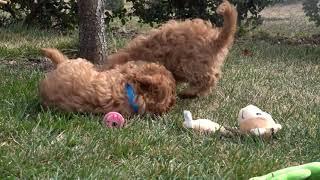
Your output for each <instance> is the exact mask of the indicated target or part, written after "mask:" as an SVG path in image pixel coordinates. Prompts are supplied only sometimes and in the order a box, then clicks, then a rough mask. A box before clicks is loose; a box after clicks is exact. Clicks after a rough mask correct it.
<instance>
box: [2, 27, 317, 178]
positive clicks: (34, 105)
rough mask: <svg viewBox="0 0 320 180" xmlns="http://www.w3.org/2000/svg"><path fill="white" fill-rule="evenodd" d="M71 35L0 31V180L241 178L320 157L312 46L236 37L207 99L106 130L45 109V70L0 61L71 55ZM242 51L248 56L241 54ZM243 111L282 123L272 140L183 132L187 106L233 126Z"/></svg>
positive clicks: (84, 118)
mask: <svg viewBox="0 0 320 180" xmlns="http://www.w3.org/2000/svg"><path fill="white" fill-rule="evenodd" d="M2 32H5V33H2ZM76 34H77V33H76V32H73V33H70V34H68V35H62V34H56V33H53V32H46V31H41V30H24V29H16V30H15V29H14V28H13V29H7V30H6V31H3V29H1V34H0V43H1V46H0V57H1V58H0V79H1V81H0V179H8V178H26V179H30V178H37V179H44V178H45V179H47V178H57V179H66V178H70V179H71V178H72V179H74V178H77V177H79V178H86V179H87V178H90V179H102V178H110V179H111V178H113V179H129V178H130V179H131V178H141V179H150V178H161V179H174V178H183V179H184V178H190V179H191V178H201V179H248V178H250V177H253V176H258V175H263V174H266V173H268V172H270V171H273V170H277V169H280V168H284V167H287V166H291V165H297V164H301V163H307V162H311V161H319V160H320V154H319V144H320V124H319V120H320V111H319V107H320V96H319V94H320V59H319V54H320V47H319V46H305V45H299V46H298V45H296V46H293V45H287V44H283V43H282V44H271V43H270V42H267V41H256V40H254V39H247V38H244V39H239V40H237V42H236V43H235V45H234V47H233V48H232V50H231V52H230V55H229V57H228V59H227V61H226V64H225V66H224V69H223V78H222V79H221V81H220V83H219V86H218V87H217V88H216V90H215V91H214V92H213V93H212V94H211V95H210V96H208V97H203V98H198V99H193V100H178V102H177V105H176V106H175V107H174V109H173V110H172V111H171V112H169V113H168V114H165V115H163V116H161V117H156V118H154V119H152V118H150V117H134V118H132V119H129V120H128V124H127V126H126V127H125V128H123V129H115V130H113V129H107V128H105V127H104V126H103V125H102V124H101V118H102V116H99V115H90V114H71V113H62V112H57V111H50V110H43V109H42V108H41V106H40V105H39V99H38V95H37V86H38V82H39V80H40V79H41V78H42V77H43V71H42V70H41V69H40V68H37V66H32V67H29V66H28V67H26V66H24V65H20V64H18V65H7V64H5V63H1V61H4V60H5V61H6V60H12V59H13V60H15V59H19V61H24V60H26V59H27V58H38V56H39V54H38V49H39V48H40V47H42V46H52V47H58V48H61V49H69V48H74V49H76V48H75V47H74V46H76V45H77V43H76V38H77V37H76ZM113 38H114V39H112V41H109V43H110V44H109V45H110V46H109V47H111V51H112V48H113V47H114V48H117V47H121V46H123V45H124V44H125V42H126V41H127V40H128V39H127V38H125V37H123V36H119V34H117V33H114V34H113ZM113 42H115V43H113ZM4 44H5V46H4ZM244 49H247V50H250V51H251V52H252V53H253V55H252V56H244V55H243V50H244ZM247 104H255V105H257V106H259V107H261V108H262V109H263V110H265V111H267V112H270V113H271V114H272V116H273V117H274V119H276V120H277V121H278V122H279V123H280V124H282V125H283V130H281V131H280V132H279V134H277V138H276V139H273V140H271V141H263V140H261V139H259V138H253V137H232V138H226V137H222V138H221V137H220V136H219V135H218V134H211V135H200V134H197V133H195V132H193V131H191V130H188V129H184V128H183V127H182V121H183V117H182V111H183V110H184V109H188V110H190V111H191V112H192V113H193V114H194V116H195V117H196V118H197V117H198V118H210V119H212V120H214V121H216V122H218V123H221V124H223V125H227V126H237V114H238V111H239V110H240V108H242V107H244V106H246V105H247Z"/></svg>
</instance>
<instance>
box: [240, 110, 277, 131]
mask: <svg viewBox="0 0 320 180" xmlns="http://www.w3.org/2000/svg"><path fill="white" fill-rule="evenodd" d="M238 122H239V129H240V132H241V133H242V134H248V133H249V134H253V135H256V136H266V137H269V136H271V135H272V134H273V133H276V132H278V131H279V130H280V129H281V128H282V126H281V125H280V124H277V123H275V121H274V120H273V119H272V117H271V115H270V114H268V113H266V112H264V111H262V110H261V109H259V108H258V107H256V106H254V105H251V104H250V105H248V106H246V107H245V108H242V109H241V110H240V112H239V115H238Z"/></svg>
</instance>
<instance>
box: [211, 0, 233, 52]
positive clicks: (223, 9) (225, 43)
mask: <svg viewBox="0 0 320 180" xmlns="http://www.w3.org/2000/svg"><path fill="white" fill-rule="evenodd" d="M217 13H218V14H220V15H222V16H223V27H222V28H221V31H220V33H219V35H218V38H217V39H215V40H214V41H213V42H212V43H213V44H212V45H213V46H214V47H215V48H217V49H221V48H225V47H230V46H231V45H232V43H233V40H234V35H235V33H236V30H237V19H238V12H237V10H236V8H235V7H234V6H233V5H232V4H230V3H229V2H228V1H227V0H224V1H223V2H222V4H220V5H219V6H218V8H217Z"/></svg>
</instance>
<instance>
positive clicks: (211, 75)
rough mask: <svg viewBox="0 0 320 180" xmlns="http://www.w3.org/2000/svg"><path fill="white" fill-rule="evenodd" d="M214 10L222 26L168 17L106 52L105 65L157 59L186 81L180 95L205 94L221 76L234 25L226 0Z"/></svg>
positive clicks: (175, 75) (230, 7) (234, 17)
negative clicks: (186, 85)
mask: <svg viewBox="0 0 320 180" xmlns="http://www.w3.org/2000/svg"><path fill="white" fill-rule="evenodd" d="M217 13H218V14H220V15H222V16H223V18H224V24H223V27H222V28H213V26H212V25H211V23H210V22H207V21H204V20H201V19H194V20H186V21H183V22H177V21H169V22H168V23H166V24H164V25H162V26H161V27H160V28H159V29H154V30H152V31H151V32H150V33H149V34H147V35H145V36H143V35H141V36H138V37H136V38H135V39H133V40H132V41H131V42H130V43H129V44H128V45H127V47H125V48H124V49H121V50H119V51H118V52H117V53H115V54H113V55H111V56H109V57H108V59H107V62H106V66H105V68H107V69H108V68H112V67H113V66H114V65H115V64H122V63H125V62H128V61H135V60H136V59H141V60H144V61H153V62H159V63H161V64H163V65H164V66H165V67H166V68H167V69H168V70H169V71H171V72H172V74H173V75H174V77H175V79H176V80H177V81H178V82H188V83H189V87H188V88H187V89H185V90H184V91H182V92H181V93H180V96H181V97H186V98H187V97H195V96H201V95H206V94H208V93H209V92H210V89H211V88H212V87H214V86H215V85H216V84H217V82H218V80H219V78H220V76H221V66H222V64H223V62H224V59H225V58H226V56H227V54H228V51H229V48H230V47H231V45H232V44H233V40H234V34H235V32H236V26H237V11H236V9H235V7H234V6H233V5H231V4H230V3H229V2H228V1H226V0H225V1H224V2H223V3H222V4H220V5H219V7H218V8H217Z"/></svg>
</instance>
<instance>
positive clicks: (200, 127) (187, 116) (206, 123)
mask: <svg viewBox="0 0 320 180" xmlns="http://www.w3.org/2000/svg"><path fill="white" fill-rule="evenodd" d="M183 116H184V122H183V126H184V127H185V128H192V129H195V130H197V131H200V132H216V131H218V130H220V132H223V131H225V129H224V127H223V126H220V125H219V124H218V123H215V122H213V121H211V120H209V119H197V120H193V119H192V114H191V112H190V111H186V110H185V111H183Z"/></svg>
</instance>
